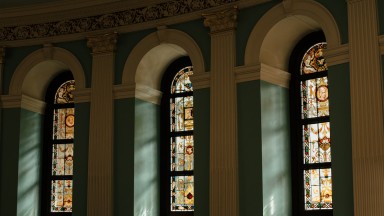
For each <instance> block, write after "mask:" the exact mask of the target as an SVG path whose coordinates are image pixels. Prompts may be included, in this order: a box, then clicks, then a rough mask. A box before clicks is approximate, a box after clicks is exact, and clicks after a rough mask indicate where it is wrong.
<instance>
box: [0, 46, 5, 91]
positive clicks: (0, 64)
mask: <svg viewBox="0 0 384 216" xmlns="http://www.w3.org/2000/svg"><path fill="white" fill-rule="evenodd" d="M4 58H5V48H4V47H0V95H1V94H2V93H3V73H4V72H3V70H4Z"/></svg>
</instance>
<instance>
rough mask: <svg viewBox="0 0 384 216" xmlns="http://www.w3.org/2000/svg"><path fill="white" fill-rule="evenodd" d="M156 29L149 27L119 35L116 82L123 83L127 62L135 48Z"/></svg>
mask: <svg viewBox="0 0 384 216" xmlns="http://www.w3.org/2000/svg"><path fill="white" fill-rule="evenodd" d="M155 30H156V29H148V30H144V31H138V32H130V33H126V34H122V35H119V38H118V40H117V50H116V61H115V62H116V63H115V64H116V69H115V84H116V85H117V84H121V82H122V77H123V70H124V65H125V62H126V61H127V59H128V56H129V54H130V53H131V52H132V50H133V48H135V46H136V45H137V44H138V43H139V42H140V41H141V40H142V39H143V38H144V37H146V36H148V35H149V34H151V33H152V32H155Z"/></svg>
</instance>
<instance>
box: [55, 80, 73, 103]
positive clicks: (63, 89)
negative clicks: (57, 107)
mask: <svg viewBox="0 0 384 216" xmlns="http://www.w3.org/2000/svg"><path fill="white" fill-rule="evenodd" d="M74 90H75V80H68V81H66V82H65V83H63V84H61V86H60V87H59V88H58V89H57V91H56V94H55V104H66V103H73V94H72V92H73V91H74Z"/></svg>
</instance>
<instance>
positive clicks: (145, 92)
mask: <svg viewBox="0 0 384 216" xmlns="http://www.w3.org/2000/svg"><path fill="white" fill-rule="evenodd" d="M162 95H163V93H162V92H161V91H158V90H156V89H153V88H150V87H148V86H144V85H141V84H136V89H135V98H137V99H140V100H143V101H147V102H150V103H153V104H157V105H159V104H160V102H161V96H162Z"/></svg>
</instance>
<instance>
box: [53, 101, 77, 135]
mask: <svg viewBox="0 0 384 216" xmlns="http://www.w3.org/2000/svg"><path fill="white" fill-rule="evenodd" d="M74 125H75V109H74V108H65V109H55V110H54V111H53V139H54V140H59V139H73V137H74V132H75V131H74Z"/></svg>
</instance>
